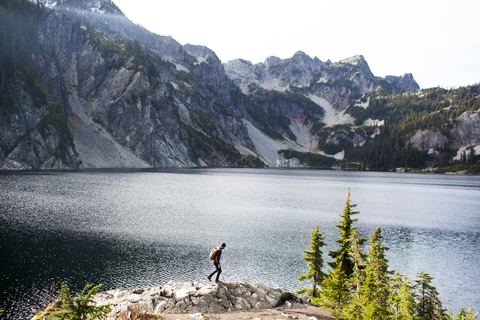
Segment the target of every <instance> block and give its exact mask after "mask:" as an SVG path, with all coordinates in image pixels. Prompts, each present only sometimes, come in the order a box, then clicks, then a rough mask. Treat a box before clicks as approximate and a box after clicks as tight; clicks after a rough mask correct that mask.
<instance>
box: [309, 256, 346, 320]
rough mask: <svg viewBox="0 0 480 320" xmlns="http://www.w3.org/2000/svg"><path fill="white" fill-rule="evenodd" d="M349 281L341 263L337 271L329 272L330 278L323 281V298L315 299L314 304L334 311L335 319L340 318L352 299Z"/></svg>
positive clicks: (321, 295)
mask: <svg viewBox="0 0 480 320" xmlns="http://www.w3.org/2000/svg"><path fill="white" fill-rule="evenodd" d="M347 281H348V278H347V275H346V274H345V271H344V268H343V267H342V263H340V264H338V266H337V268H336V269H334V270H333V271H329V274H328V277H327V278H326V279H325V280H324V281H323V286H322V290H321V294H320V297H321V298H320V299H318V300H317V299H313V300H312V302H314V303H319V304H322V305H324V306H326V307H327V308H329V309H330V310H331V311H332V313H333V316H334V317H336V318H337V317H340V316H341V315H342V309H343V307H344V306H345V305H346V304H347V303H348V302H349V298H350V292H349V290H348V286H347Z"/></svg>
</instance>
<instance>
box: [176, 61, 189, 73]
mask: <svg viewBox="0 0 480 320" xmlns="http://www.w3.org/2000/svg"><path fill="white" fill-rule="evenodd" d="M175 69H177V71H185V72H186V73H190V70H188V69H187V67H185V66H182V65H181V64H178V63H175Z"/></svg>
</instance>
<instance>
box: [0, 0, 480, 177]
mask: <svg viewBox="0 0 480 320" xmlns="http://www.w3.org/2000/svg"><path fill="white" fill-rule="evenodd" d="M0 15H1V16H0V18H1V19H0V25H1V27H2V30H6V32H2V33H1V34H0V44H1V46H0V76H1V79H0V80H1V81H0V161H1V162H0V169H28V168H41V169H71V168H73V169H75V168H101V167H191V166H201V165H210V166H263V165H264V164H268V165H269V166H275V165H281V166H284V165H286V166H291V165H293V166H299V165H311V166H327V167H331V166H332V165H334V164H336V165H343V166H347V167H355V168H356V167H359V166H360V167H363V168H366V169H377V170H394V169H395V168H396V167H398V166H403V165H401V163H402V162H403V163H404V164H406V165H408V166H409V167H415V168H426V167H429V166H430V167H431V166H435V165H436V164H438V163H440V162H441V163H443V165H447V164H451V163H453V162H452V161H454V159H453V158H454V157H455V156H456V157H458V155H457V154H454V153H455V152H457V151H458V150H466V152H465V156H462V154H461V157H463V159H465V158H467V153H468V151H469V150H470V149H471V148H470V147H471V146H473V147H475V145H474V144H475V141H477V140H476V139H477V136H478V135H477V133H476V131H475V130H476V129H475V128H476V127H475V119H476V117H477V116H478V107H476V103H477V102H476V101H478V94H476V91H475V90H476V89H475V88H476V87H472V88H469V89H465V90H467V91H468V92H470V93H468V94H466V93H462V92H460V91H461V90H460V89H459V91H452V92H447V93H443V95H440V94H437V93H436V94H435V99H437V100H438V101H441V102H438V103H437V102H436V103H437V104H435V105H436V107H433V106H432V105H431V103H432V102H431V101H430V100H432V99H431V98H425V97H427V96H428V97H430V96H431V94H430V93H429V92H427V91H422V90H418V84H417V83H416V82H415V80H414V79H413V76H412V75H411V74H405V75H403V76H400V77H396V76H387V77H385V78H379V77H375V76H374V75H373V74H372V72H371V70H370V68H369V66H368V63H367V62H366V61H365V59H364V58H363V56H355V57H351V58H348V59H344V60H342V61H339V62H335V63H332V62H330V61H327V62H322V61H320V60H319V59H318V58H313V59H312V58H310V57H309V56H307V55H306V54H305V53H303V52H297V53H296V54H295V55H294V56H293V57H291V58H289V59H284V60H282V59H279V58H276V57H270V58H268V59H267V60H266V61H265V63H260V64H256V65H253V64H251V63H250V62H248V61H245V60H234V61H230V62H227V63H225V64H222V62H221V61H220V60H219V59H218V57H217V56H216V54H215V53H214V52H213V51H212V50H210V49H208V48H207V47H204V46H194V45H185V46H182V45H180V44H179V43H178V42H176V41H175V40H174V39H173V38H171V37H164V36H160V35H156V34H154V33H151V32H150V31H148V30H146V29H145V28H143V27H141V26H139V25H136V24H133V23H132V22H131V21H129V20H128V18H127V17H126V16H125V15H124V14H123V13H122V12H121V11H120V10H119V9H118V7H116V6H115V4H114V3H113V2H111V1H109V0H59V1H52V0H42V1H39V2H33V3H32V2H30V1H27V0H6V1H4V2H2V3H1V4H0ZM464 95H467V96H468V97H469V98H468V99H467V100H468V101H467V100H465V99H464V97H463V98H462V96H464ZM437 100H435V101H437ZM447 104H452V107H451V110H454V111H455V113H453V112H450V113H449V116H448V117H444V116H443V114H444V113H445V112H446V111H444V109H445V110H448V109H446V108H448V106H447ZM467 105H468V107H466V106H467ZM440 106H441V107H440ZM422 108H423V109H422ZM475 108H477V109H475ZM422 110H423V111H422ZM459 110H462V113H458V112H459ZM466 111H469V112H470V113H468V114H467V113H464V112H466ZM421 112H425V113H421ZM440 114H441V115H442V116H439V115H440ZM452 114H454V116H452ZM413 117H415V119H418V118H419V117H423V118H428V119H430V118H432V119H433V118H435V119H437V120H435V121H437V122H439V123H440V122H442V121H443V122H442V123H443V124H442V125H443V126H444V127H442V125H439V126H438V127H439V128H440V127H442V128H444V129H442V130H443V131H441V130H440V131H441V132H440V131H439V130H437V129H436V128H437V127H435V128H432V127H429V128H424V127H422V126H421V125H419V124H420V123H423V122H420V121H417V122H414V123H411V119H412V118H413ZM423 118H422V119H423ZM399 123H406V124H407V125H405V126H406V127H408V128H409V129H408V130H403V131H402V130H400V129H399V128H396V127H395V126H396V125H398V124H399ZM447 129H448V130H447ZM399 131H400V132H401V133H400V134H399V136H398V138H397V137H396V136H395V135H397V133H398V132H399ZM467 132H471V133H467ZM469 139H470V140H469ZM467 140H469V141H470V142H467ZM432 141H433V142H432ZM445 141H447V142H448V143H447V144H448V148H449V149H448V152H444V150H445V148H446V147H445V146H443V147H441V148H443V149H442V150H443V151H442V150H441V152H440V151H437V152H438V153H439V154H441V156H437V154H436V153H435V150H433V151H432V148H434V149H435V148H438V145H439V143H444V145H445ZM392 143H393V145H394V146H393V149H394V150H396V151H395V152H381V151H382V150H380V149H381V148H380V147H379V145H381V146H382V148H384V147H383V146H384V145H389V144H392ZM362 146H363V147H362ZM367 146H373V147H369V149H368V150H377V151H375V152H374V153H373V155H372V153H371V152H370V151H368V152H367V151H366V148H367ZM426 146H430V147H428V148H427V147H426ZM462 148H463V149H462ZM469 148H470V149H469ZM387 149H388V148H387ZM402 150H403V154H405V155H409V154H410V158H412V157H414V158H416V159H417V160H418V159H420V158H422V157H423V158H424V161H410V160H408V161H407V160H406V159H400V160H398V161H397V160H395V161H392V160H391V159H393V158H396V154H402ZM279 152H280V153H279ZM429 153H430V154H431V155H429ZM470 153H471V151H470ZM424 154H427V155H428V157H427V156H424ZM288 158H292V160H288ZM293 158H296V160H295V159H293ZM410 158H409V159H410ZM472 158H473V159H475V157H472ZM342 159H343V160H342ZM379 159H389V160H388V161H387V160H382V161H379ZM409 161H410V162H409ZM380 162H381V164H379V163H380ZM387 163H388V164H387Z"/></svg>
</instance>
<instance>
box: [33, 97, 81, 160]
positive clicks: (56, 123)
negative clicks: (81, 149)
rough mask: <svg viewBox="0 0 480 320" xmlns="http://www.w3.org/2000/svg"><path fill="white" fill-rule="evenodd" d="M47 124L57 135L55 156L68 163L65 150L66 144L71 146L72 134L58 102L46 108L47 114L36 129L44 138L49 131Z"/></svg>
mask: <svg viewBox="0 0 480 320" xmlns="http://www.w3.org/2000/svg"><path fill="white" fill-rule="evenodd" d="M49 126H52V127H54V128H55V129H56V130H57V131H58V133H59V135H60V139H59V144H58V149H57V157H59V158H60V159H62V161H63V162H64V164H65V165H68V161H67V150H68V146H69V145H70V146H73V135H72V133H71V132H70V129H69V128H68V122H67V117H66V116H65V114H64V113H63V107H62V106H61V105H59V104H53V105H52V106H50V107H49V108H48V114H47V115H46V116H44V117H43V118H42V120H41V121H40V124H39V126H38V129H39V131H40V133H41V135H42V137H43V139H46V138H47V136H48V134H49V133H50V132H49Z"/></svg>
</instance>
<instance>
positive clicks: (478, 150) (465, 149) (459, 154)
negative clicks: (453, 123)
mask: <svg viewBox="0 0 480 320" xmlns="http://www.w3.org/2000/svg"><path fill="white" fill-rule="evenodd" d="M470 147H471V146H462V147H460V149H458V152H457V155H456V156H455V157H454V158H453V160H459V161H460V160H462V155H463V153H464V152H465V155H466V156H467V158H468V156H470ZM473 150H475V154H480V144H479V145H477V146H475V147H473Z"/></svg>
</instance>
